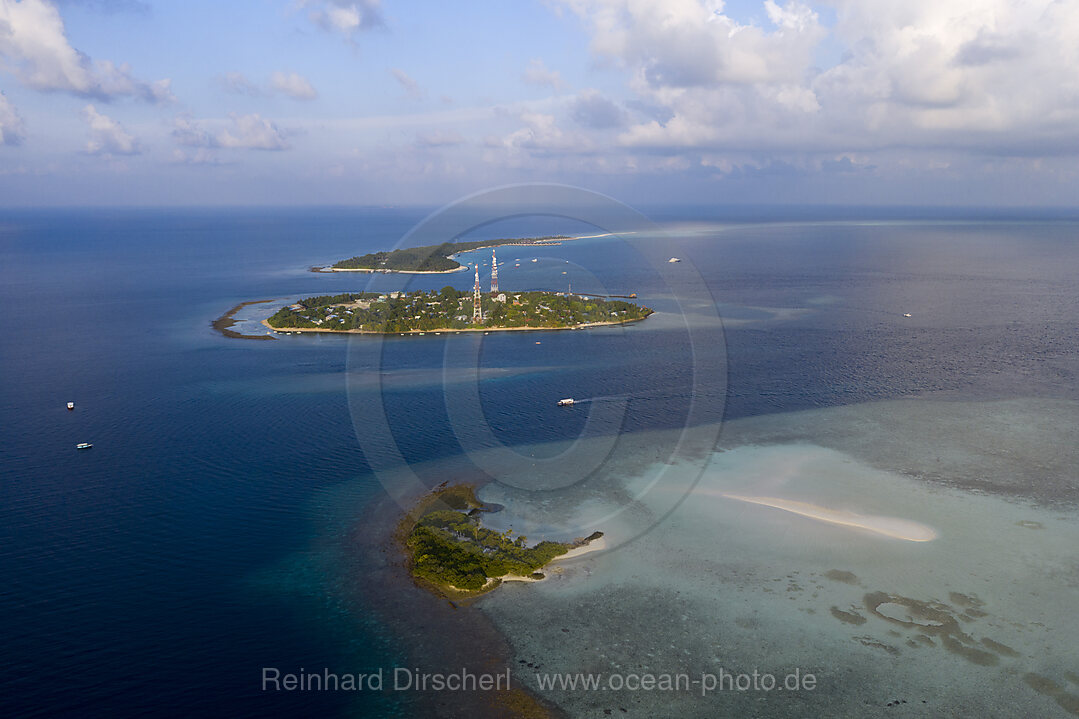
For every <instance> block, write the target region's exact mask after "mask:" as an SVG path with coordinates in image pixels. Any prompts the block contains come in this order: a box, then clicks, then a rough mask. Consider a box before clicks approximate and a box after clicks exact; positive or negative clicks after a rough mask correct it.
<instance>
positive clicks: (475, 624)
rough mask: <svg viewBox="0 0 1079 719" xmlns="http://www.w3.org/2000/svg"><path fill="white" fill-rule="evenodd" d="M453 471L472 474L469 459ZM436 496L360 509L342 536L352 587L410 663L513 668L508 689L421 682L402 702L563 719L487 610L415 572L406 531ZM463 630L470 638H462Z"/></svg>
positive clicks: (478, 713)
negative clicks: (532, 684) (441, 687)
mask: <svg viewBox="0 0 1079 719" xmlns="http://www.w3.org/2000/svg"><path fill="white" fill-rule="evenodd" d="M454 474H455V475H457V476H460V477H471V476H472V474H471V473H470V472H469V471H468V468H467V467H466V466H464V465H462V466H461V467H460V472H454ZM428 479H429V480H432V479H433V478H428ZM475 480H477V481H471V482H470V481H467V480H466V481H464V482H459V484H462V483H463V484H471V485H473V486H482V484H483V480H481V479H480V478H478V477H476V478H475ZM434 481H437V480H434ZM432 501H434V496H433V494H432V491H431V490H429V489H428V490H424V491H423V492H421V493H413V492H406V493H405V494H404V495H402V496H398V497H396V498H395V497H393V496H391V495H390V493H388V492H387V493H384V494H383V496H382V497H381V498H380V499H376V500H375V502H374V503H373V504H371V505H369V506H368V507H367V508H366V511H365V513H364V515H363V516H357V517H355V519H354V521H353V524H352V528H351V530H349V531H348V532H347V534H346V537H345V538H344V542H345V548H346V551H347V552H348V555H349V556H350V558H351V570H352V571H350V572H349V573H348V577H349V578H350V581H352V582H354V584H353V586H354V590H355V592H356V594H357V595H358V597H362V601H361V603H362V605H364V606H367V607H370V608H371V611H372V612H373V614H374V615H375V616H377V617H378V619H379V621H380V622H381V623H383V624H384V625H385V626H387V627H389V628H390V631H391V632H393V634H394V635H395V636H396V640H397V642H399V644H400V646H401V647H402V648H403V652H404V654H405V655H406V660H405V661H406V663H408V664H410V665H411V666H432V667H467V668H468V670H469V671H472V672H473V673H476V674H479V673H483V672H491V671H504V670H505V668H506V667H511V668H512V669H513V670H514V671H513V672H512V673H511V680H510V687H511V688H510V690H509V691H492V692H482V691H477V692H437V691H433V690H430V689H427V690H417V691H416V692H412V693H410V697H409V698H410V700H411V701H410V702H409V703H408V704H407V705H406V706H405V707H404V709H405V710H406V711H407V712H408V713H412V714H414V715H416V716H423V715H429V716H434V715H442V716H472V717H477V718H483V717H505V716H518V717H523V718H525V719H528V718H532V719H563V718H564V717H566V714H565V713H564V712H563V711H562V710H561V709H560V708H559V707H557V706H556V705H554V704H553V703H552V702H550V701H549V700H547V699H544V698H542V697H540V696H539V695H538V694H535V693H533V692H532V690H530V689H529V688H528V687H527V686H525V685H524V684H523V683H522V682H521V680H520V679H519V678H518V677H517V676H516V673H517V672H516V669H517V662H516V659H517V657H516V655H515V653H514V649H513V645H512V643H511V642H510V641H509V637H507V636H506V635H505V634H504V633H502V632H501V631H500V630H499V629H498V628H497V627H496V626H495V624H494V623H493V622H492V621H491V620H490V619H489V618H488V617H487V616H486V615H484V614H483V613H482V612H481V611H480V610H479V609H478V608H476V607H471V606H469V603H465V602H455V601H452V600H447V599H446V598H444V597H441V596H437V595H435V594H433V593H432V592H430V591H428V590H427V589H426V588H425V587H423V586H422V585H421V584H420V583H419V582H417V581H416V578H415V577H414V576H413V575H412V572H411V570H410V568H409V564H408V550H407V547H406V546H405V544H404V541H405V539H406V537H407V532H405V534H404V536H402V530H403V529H404V528H405V525H409V526H410V524H409V523H410V518H411V521H414V512H415V511H417V510H418V509H419V508H421V507H423V506H426V505H429V504H430V503H431V502H432ZM361 577H362V581H360V579H359V578H361ZM461 637H468V639H469V641H467V642H462V641H461Z"/></svg>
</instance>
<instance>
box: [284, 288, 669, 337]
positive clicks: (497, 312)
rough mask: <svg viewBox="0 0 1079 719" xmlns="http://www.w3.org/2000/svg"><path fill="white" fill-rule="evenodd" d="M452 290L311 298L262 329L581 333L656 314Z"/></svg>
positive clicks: (570, 298) (582, 300)
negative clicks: (558, 330) (565, 330)
mask: <svg viewBox="0 0 1079 719" xmlns="http://www.w3.org/2000/svg"><path fill="white" fill-rule="evenodd" d="M479 310H480V312H479V317H478V318H477V316H476V314H477V313H476V304H475V295H474V293H473V292H462V291H460V290H457V289H454V288H453V287H449V286H447V287H443V288H442V289H441V290H439V291H437V292H435V291H433V290H432V291H424V290H417V291H414V292H387V293H375V292H358V293H344V294H338V295H323V296H320V297H308V298H305V299H302V300H300V301H299V302H297V303H295V304H292V305H289V306H287V307H282V308H281V309H280V310H278V311H277V312H276V313H274V314H273V315H272V316H270V317H269V318H268V319H266V320H263V324H265V325H266V326H267V327H269V328H270V329H272V330H276V331H279V332H347V333H361V334H390V333H418V334H419V333H426V332H477V331H493V330H553V329H580V328H583V327H598V326H602V325H621V324H626V323H630V322H638V321H640V320H643V319H645V318H646V317H648V316H649V315H650V314H652V310H651V309H649V308H648V307H642V306H639V305H635V304H632V303H630V302H625V301H623V300H612V299H601V298H598V297H592V296H586V295H575V294H571V293H569V292H542V291H531V292H508V293H507V292H500V293H498V294H490V293H483V294H481V295H480V296H479Z"/></svg>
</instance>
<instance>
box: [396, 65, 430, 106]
mask: <svg viewBox="0 0 1079 719" xmlns="http://www.w3.org/2000/svg"><path fill="white" fill-rule="evenodd" d="M390 74H391V75H393V77H394V79H395V80H397V82H399V83H400V84H401V87H403V88H404V89H405V92H407V93H408V95H409V97H413V98H420V97H423V89H422V88H421V87H420V84H419V83H418V82H416V81H415V80H414V79H412V77H411V76H410V75H409V74H408V73H407V72H405V71H404V70H402V69H400V68H397V67H395V68H393V69H391V70H390Z"/></svg>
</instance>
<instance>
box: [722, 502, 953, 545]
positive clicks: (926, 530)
mask: <svg viewBox="0 0 1079 719" xmlns="http://www.w3.org/2000/svg"><path fill="white" fill-rule="evenodd" d="M721 496H723V497H726V498H727V499H737V500H738V501H739V502H748V503H750V504H760V505H762V506H765V507H772V508H774V509H782V510H783V511H784V512H791V513H792V514H797V515H799V516H802V517H809V518H810V519H816V520H819V521H821V522H828V523H829V524H837V525H839V526H842V527H853V528H855V529H864V530H867V531H869V532H873V533H874V534H880V535H882V536H885V537H891V538H893V539H902V540H905V541H908V542H929V541H932V540H934V539H936V538H937V532H936V530H934V529H933V528H932V527H929V526H926V525H924V524H920V523H918V522H914V521H911V520H909V519H902V518H900V517H882V516H878V515H873V514H856V513H854V512H847V511H843V510H838V509H829V508H828V507H821V506H820V505H816V504H810V503H809V502H798V501H795V500H792V499H781V498H778V497H745V496H741V495H737V494H723V495H721Z"/></svg>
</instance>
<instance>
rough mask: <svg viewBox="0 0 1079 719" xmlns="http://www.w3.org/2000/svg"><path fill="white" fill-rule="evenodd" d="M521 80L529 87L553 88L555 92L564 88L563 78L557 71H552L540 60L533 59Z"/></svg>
mask: <svg viewBox="0 0 1079 719" xmlns="http://www.w3.org/2000/svg"><path fill="white" fill-rule="evenodd" d="M521 80H523V81H524V82H525V84H528V85H537V86H540V87H544V86H546V87H551V88H554V89H555V90H557V89H559V88H561V87H562V76H561V75H560V74H559V73H558V71H557V70H550V69H548V68H547V66H546V65H545V64H544V63H543V60H541V59H540V58H538V57H537V58H533V59H532V61H531V62H529V63H528V67H526V68H525V71H524V73H523V74H522V75H521Z"/></svg>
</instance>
